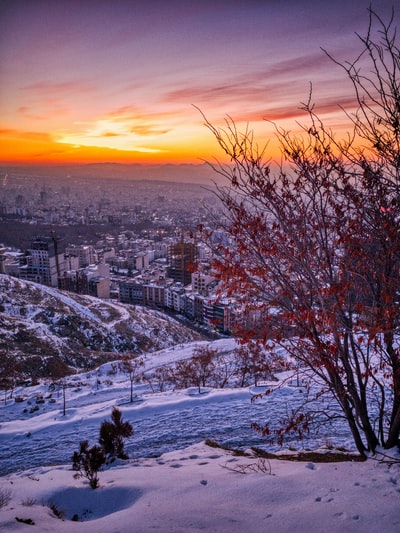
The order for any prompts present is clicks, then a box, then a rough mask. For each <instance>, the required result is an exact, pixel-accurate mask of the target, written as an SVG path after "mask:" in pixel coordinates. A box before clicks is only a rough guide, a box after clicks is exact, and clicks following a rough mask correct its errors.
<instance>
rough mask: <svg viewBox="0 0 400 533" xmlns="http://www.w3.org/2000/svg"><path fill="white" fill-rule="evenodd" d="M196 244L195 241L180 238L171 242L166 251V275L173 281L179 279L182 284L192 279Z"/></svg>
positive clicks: (187, 283)
mask: <svg viewBox="0 0 400 533" xmlns="http://www.w3.org/2000/svg"><path fill="white" fill-rule="evenodd" d="M197 257H198V254H197V245H196V243H195V242H184V240H183V237H182V239H181V240H180V241H179V242H177V243H175V244H172V245H171V246H170V247H169V251H168V261H169V267H168V273H167V276H168V277H169V278H172V279H173V280H175V281H179V282H180V283H182V284H183V285H184V286H185V285H189V284H190V283H191V281H192V272H193V270H194V268H195V265H196V261H197Z"/></svg>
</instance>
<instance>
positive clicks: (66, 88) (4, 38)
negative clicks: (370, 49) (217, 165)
mask: <svg viewBox="0 0 400 533" xmlns="http://www.w3.org/2000/svg"><path fill="white" fill-rule="evenodd" d="M369 4H370V2H369V1H368V0H362V1H358V2H345V1H343V0H340V1H336V2H329V3H328V2H319V3H315V2H311V1H302V2H297V1H285V2H280V1H279V2H278V1H264V2H260V1H254V0H252V1H248V2H239V1H217V2H209V1H206V2H199V3H188V2H180V1H177V0H174V1H172V2H163V1H154V0H153V1H150V2H146V3H145V2H138V1H132V2H125V1H120V0H116V1H114V2H108V1H107V2H104V1H102V0H99V1H91V0H87V1H85V2H81V1H79V2H78V1H75V0H69V1H57V2H54V1H51V0H35V1H34V2H32V1H25V0H20V1H18V2H15V1H13V0H3V1H2V2H1V5H0V76H1V79H2V83H1V87H0V116H1V121H0V153H1V156H0V164H1V165H65V164H84V163H103V162H115V163H141V164H154V165H160V164H166V163H169V164H171V163H172V164H192V165H197V164H200V163H202V161H204V160H209V159H213V158H214V157H217V158H219V159H221V158H222V157H223V154H221V153H220V151H219V150H218V147H217V145H216V142H215V140H214V138H213V136H212V135H211V133H210V132H209V131H208V130H207V128H206V127H205V126H204V119H203V117H202V115H201V113H200V111H199V109H200V110H201V111H202V112H203V113H204V114H205V116H206V117H207V119H209V120H210V121H211V122H212V123H213V124H216V125H223V123H224V119H225V118H226V117H227V115H229V116H231V117H232V118H233V120H234V121H235V122H236V123H237V125H238V127H239V128H245V127H246V125H247V124H249V126H250V127H251V128H252V129H254V130H255V131H256V133H257V134H259V135H260V137H261V139H262V140H263V141H264V140H267V139H268V138H269V137H273V130H274V128H273V125H272V124H271V123H270V122H269V121H273V122H274V123H275V124H276V125H277V126H282V127H285V128H289V129H296V128H297V127H298V126H297V125H296V121H298V120H301V111H300V110H299V107H300V102H302V101H303V102H304V101H305V100H307V98H308V95H309V90H310V82H312V85H313V99H314V100H315V105H316V111H317V112H318V113H319V114H320V115H321V116H322V117H323V118H324V120H325V121H326V124H328V125H329V126H332V127H333V128H334V129H335V130H336V131H338V132H339V133H340V132H341V131H342V130H343V131H344V130H345V129H346V124H345V122H344V120H345V115H344V113H343V111H341V110H340V109H339V108H340V106H342V107H343V108H345V109H346V110H347V111H350V112H351V110H352V109H353V107H354V100H353V98H354V96H353V95H352V91H351V87H350V84H349V82H348V80H346V77H345V75H344V73H343V71H341V69H340V67H338V66H337V65H335V64H334V63H333V62H332V61H331V60H330V59H329V58H328V57H327V55H326V54H325V53H324V52H323V50H322V49H325V50H327V51H328V52H329V53H331V54H332V55H333V56H334V57H335V58H337V59H338V60H340V61H344V60H353V59H355V58H356V57H357V54H358V51H359V50H360V42H359V39H358V37H357V36H356V32H358V33H360V34H361V35H363V34H364V33H365V30H366V28H367V24H368V7H369ZM391 7H392V2H391V1H386V0H378V1H376V2H374V4H373V8H374V9H375V10H376V11H377V12H378V13H379V14H380V15H381V16H382V17H388V16H389V15H390V10H391ZM343 128H344V129H343ZM271 153H272V155H275V156H276V155H277V153H275V152H274V148H273V143H272V144H271Z"/></svg>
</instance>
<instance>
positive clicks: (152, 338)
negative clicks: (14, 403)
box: [0, 274, 199, 378]
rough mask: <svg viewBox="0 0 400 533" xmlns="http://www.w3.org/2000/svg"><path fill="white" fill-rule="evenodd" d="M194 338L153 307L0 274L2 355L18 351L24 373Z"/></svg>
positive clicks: (80, 365)
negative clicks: (46, 285)
mask: <svg viewBox="0 0 400 533" xmlns="http://www.w3.org/2000/svg"><path fill="white" fill-rule="evenodd" d="M196 338H199V336H198V335H196V334H195V333H194V332H193V331H192V330H191V329H189V328H187V327H185V326H183V325H182V324H180V323H179V322H177V321H175V320H173V319H172V318H169V317H167V316H165V315H164V314H162V313H160V312H158V311H156V310H151V309H147V308H142V307H133V306H128V305H124V304H121V303H119V302H114V301H103V300H100V299H98V298H94V297H90V296H83V295H78V294H73V293H67V292H62V291H58V290H56V289H53V288H50V287H45V286H42V285H38V284H36V283H30V282H27V281H23V280H19V279H16V278H13V277H10V276H6V275H4V274H1V275H0V357H1V354H2V353H3V354H5V353H6V354H13V355H15V356H17V358H18V360H19V361H20V362H22V367H23V370H24V374H25V375H26V376H30V377H34V378H37V377H48V376H52V375H55V374H57V373H62V372H64V371H66V370H69V371H70V372H71V371H72V372H73V371H75V370H78V369H86V368H94V367H96V366H98V365H99V364H101V363H104V362H106V361H112V360H116V359H118V358H119V354H121V353H126V352H129V353H134V354H141V353H144V352H148V351H156V350H160V349H162V348H167V347H171V346H174V345H176V344H180V343H184V342H190V341H192V340H195V339H196Z"/></svg>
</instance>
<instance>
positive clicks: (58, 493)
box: [0, 339, 400, 533]
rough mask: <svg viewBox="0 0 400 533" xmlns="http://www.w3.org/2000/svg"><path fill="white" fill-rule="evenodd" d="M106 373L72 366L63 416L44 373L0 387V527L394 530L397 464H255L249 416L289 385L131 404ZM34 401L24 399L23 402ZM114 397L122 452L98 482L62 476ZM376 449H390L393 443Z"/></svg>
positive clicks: (150, 364)
mask: <svg viewBox="0 0 400 533" xmlns="http://www.w3.org/2000/svg"><path fill="white" fill-rule="evenodd" d="M198 344H199V343H189V344H185V345H183V344H182V345H180V346H176V347H175V349H173V350H172V349H171V350H167V349H164V350H161V351H158V352H154V353H149V354H147V355H146V358H145V370H146V372H148V373H149V372H150V373H151V371H152V370H154V369H155V368H157V367H159V366H161V365H164V364H170V363H172V362H174V361H178V360H181V359H185V358H188V357H191V356H192V354H193V350H194V349H195V348H196V346H198ZM212 347H213V348H215V349H217V350H219V351H224V352H228V351H229V350H232V349H233V348H234V341H233V340H231V339H224V340H218V341H214V342H213V343H212ZM109 370H112V366H111V364H106V365H103V366H102V367H101V368H100V369H98V370H97V371H92V372H85V373H83V374H79V375H76V376H74V377H73V380H75V381H73V384H74V386H73V387H70V388H68V389H67V391H66V392H67V396H66V408H67V409H66V414H65V416H64V415H63V409H62V404H63V400H62V395H61V394H59V393H58V391H49V389H48V385H47V384H46V383H45V382H43V383H42V384H38V385H36V386H33V387H20V388H18V389H16V390H15V391H14V395H15V396H14V397H18V398H20V401H18V402H14V401H12V399H10V398H9V399H8V400H7V403H6V404H5V405H4V402H3V403H2V404H1V406H0V420H1V422H0V456H1V458H2V460H1V469H2V477H0V504H1V500H3V503H4V506H3V509H2V510H0V530H1V529H3V530H4V531H26V530H27V528H29V530H30V531H40V532H44V531H54V530H56V531H71V532H77V531H85V533H86V532H93V533H94V532H96V533H101V532H107V533H113V532H115V533H117V532H119V533H131V532H132V531H135V533H147V532H148V531H153V530H155V531H169V532H172V533H175V532H182V533H183V532H185V533H186V532H191V531H200V530H204V529H205V530H207V531H213V532H216V533H226V532H229V533H244V532H247V531H252V532H253V533H261V532H265V531H274V532H278V533H279V532H289V531H299V532H302V531H321V532H328V531H329V532H341V533H342V532H361V531H362V532H363V533H368V532H371V533H372V532H378V531H379V532H380V531H385V533H392V532H397V531H398V530H399V529H400V514H399V512H398V509H399V503H400V489H399V486H400V468H399V464H388V463H386V464H381V463H380V462H378V461H377V460H374V459H369V460H368V461H367V462H361V463H360V462H345V463H330V464H325V463H319V462H315V459H310V460H307V461H306V462H291V461H285V460H279V461H278V460H276V459H272V460H268V461H266V460H264V461H263V460H260V459H259V458H258V457H255V456H254V454H252V453H251V451H250V450H249V447H250V446H255V445H257V446H260V445H262V437H261V436H260V435H258V434H256V433H255V432H254V431H253V430H252V429H251V427H250V424H251V422H252V421H254V420H258V421H260V420H262V419H263V418H265V417H269V418H271V417H272V418H276V419H279V417H280V415H282V413H284V412H285V411H286V410H287V409H288V408H289V407H290V406H292V405H294V404H295V403H296V402H297V401H298V399H299V397H300V396H301V395H302V391H301V388H299V387H295V386H290V384H286V385H284V386H282V387H281V388H277V389H276V390H275V392H273V393H272V394H271V395H269V396H268V398H266V399H264V400H262V401H259V402H255V403H254V402H252V396H253V394H254V393H256V392H260V388H261V387H260V388H259V387H257V388H254V387H246V388H242V389H229V388H227V389H220V390H218V389H211V388H204V389H202V390H201V393H199V392H198V390H197V389H192V388H189V389H184V390H176V391H168V392H163V393H160V392H158V393H152V392H151V390H150V389H149V387H148V385H146V384H145V383H139V384H135V393H136V397H135V401H134V402H132V403H130V402H129V382H128V380H127V377H126V376H125V375H124V374H121V373H115V372H111V373H109ZM99 381H100V383H99ZM38 398H40V402H39V403H36V401H37V399H38ZM43 400H44V403H43ZM35 406H37V407H38V409H37V410H36V409H32V407H35ZM113 406H118V407H119V409H120V410H121V411H122V414H123V417H124V419H125V420H128V421H130V422H131V423H132V425H133V427H134V435H133V437H131V438H130V439H128V442H127V443H126V450H127V452H128V453H129V456H130V460H128V461H117V462H115V463H113V464H112V465H111V466H107V467H106V468H105V469H104V470H103V471H101V472H100V475H99V477H100V488H98V489H96V490H95V491H93V490H92V489H91V488H90V487H89V486H88V483H87V482H86V481H85V480H82V479H74V477H73V474H74V472H73V471H72V467H71V460H70V458H71V455H72V453H73V452H74V451H75V450H76V449H77V448H78V446H79V441H80V440H83V439H88V440H89V441H90V444H91V445H92V444H95V443H96V442H97V439H98V431H99V426H100V423H101V422H102V421H103V420H105V419H108V418H109V416H110V413H111V409H112V407H113ZM332 431H333V432H332ZM207 437H208V438H211V439H214V440H217V441H220V442H222V443H223V444H225V445H231V446H232V447H238V448H242V449H243V450H245V451H246V453H247V454H248V455H243V456H238V455H236V454H235V453H233V452H230V451H227V450H224V449H220V448H213V447H209V446H208V445H206V444H205V442H204V439H206V438H207ZM339 444H340V445H341V446H342V447H347V448H351V446H352V444H351V439H350V436H349V433H348V430H347V428H346V427H345V426H344V425H343V424H342V426H341V427H336V428H335V429H332V428H329V429H328V428H327V433H326V434H325V435H323V434H322V435H321V434H320V435H311V436H310V438H309V439H308V441H306V442H303V443H301V444H299V443H294V442H292V443H291V447H292V448H293V447H296V448H297V449H302V448H306V447H308V448H312V449H314V450H315V449H316V448H319V451H320V452H321V453H325V454H328V453H331V451H330V448H331V447H332V446H335V445H339ZM288 445H289V444H287V445H286V446H288ZM162 452H164V453H163V455H160V454H161V453H162ZM286 452H287V448H286ZM284 453H285V452H283V454H284ZM389 453H390V454H391V455H392V456H393V457H395V456H396V453H397V452H395V451H394V450H391V451H390V452H389ZM379 458H381V457H379ZM397 458H398V459H400V457H399V455H397ZM76 520H77V521H76Z"/></svg>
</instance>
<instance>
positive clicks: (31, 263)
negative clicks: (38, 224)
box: [20, 236, 64, 287]
mask: <svg viewBox="0 0 400 533" xmlns="http://www.w3.org/2000/svg"><path fill="white" fill-rule="evenodd" d="M63 272H64V252H61V250H60V249H59V242H58V239H57V238H56V237H55V236H40V237H36V239H34V240H33V241H32V243H31V247H30V249H29V253H28V255H27V257H26V265H24V266H22V267H21V268H20V277H21V278H22V279H26V280H28V281H35V282H36V283H41V284H42V285H48V286H49V287H58V279H59V278H60V276H61V274H62V273H63Z"/></svg>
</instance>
